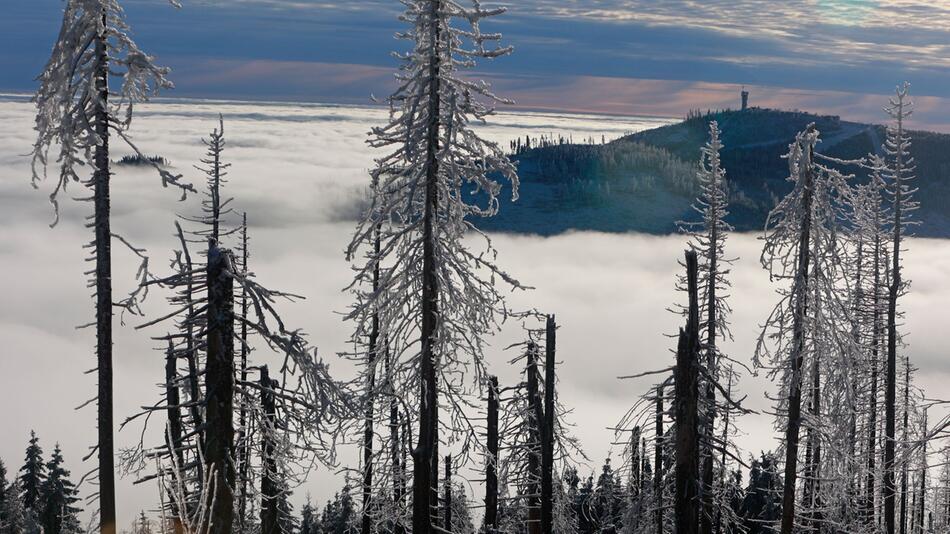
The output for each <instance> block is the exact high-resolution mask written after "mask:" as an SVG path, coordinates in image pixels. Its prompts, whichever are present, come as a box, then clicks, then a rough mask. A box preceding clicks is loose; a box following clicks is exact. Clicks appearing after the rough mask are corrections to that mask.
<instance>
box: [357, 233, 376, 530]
mask: <svg viewBox="0 0 950 534" xmlns="http://www.w3.org/2000/svg"><path fill="white" fill-rule="evenodd" d="M379 231H380V228H379V225H376V237H375V240H374V243H373V249H374V251H375V257H376V259H377V261H376V263H375V264H374V265H373V294H375V293H376V292H377V291H379V261H378V258H379ZM372 321H373V324H372V326H371V329H370V333H369V352H368V354H367V357H366V359H367V362H366V372H367V373H368V375H367V384H366V388H367V392H366V393H367V396H366V411H365V414H364V420H363V511H362V512H363V517H362V525H361V531H362V534H371V532H372V529H373V521H372V517H371V515H370V512H371V510H370V505H371V503H372V498H373V417H374V415H373V409H374V407H375V403H376V391H375V390H376V353H377V350H378V347H377V345H378V343H379V310H374V311H373V319H372Z"/></svg>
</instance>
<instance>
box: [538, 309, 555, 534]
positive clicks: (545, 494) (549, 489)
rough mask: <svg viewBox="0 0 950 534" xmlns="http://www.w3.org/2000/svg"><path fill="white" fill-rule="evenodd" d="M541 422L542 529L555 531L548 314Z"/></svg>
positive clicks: (550, 324)
mask: <svg viewBox="0 0 950 534" xmlns="http://www.w3.org/2000/svg"><path fill="white" fill-rule="evenodd" d="M545 328H546V331H545V338H546V339H545V344H544V348H545V357H544V424H543V425H541V436H542V442H541V532H542V534H553V532H554V416H555V404H554V394H555V387H557V386H556V384H555V382H556V381H557V378H556V375H555V372H554V368H555V349H556V347H555V345H556V343H557V324H556V323H555V322H554V316H553V315H548V317H547V323H546V325H545Z"/></svg>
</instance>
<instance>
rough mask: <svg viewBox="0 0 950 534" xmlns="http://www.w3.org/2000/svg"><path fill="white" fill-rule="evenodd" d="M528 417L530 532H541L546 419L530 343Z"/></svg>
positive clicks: (535, 351) (535, 352)
mask: <svg viewBox="0 0 950 534" xmlns="http://www.w3.org/2000/svg"><path fill="white" fill-rule="evenodd" d="M526 372H527V381H528V407H527V408H528V419H529V425H528V426H529V428H530V433H531V450H530V451H529V452H528V477H529V484H528V496H527V497H528V524H527V531H528V534H540V533H541V502H540V501H541V499H540V489H541V488H540V481H541V451H540V449H541V448H543V444H542V441H543V438H542V430H541V428H540V427H541V423H542V421H543V419H544V415H543V410H542V407H541V397H540V394H539V392H538V347H537V345H535V344H534V343H530V344H528V367H527V369H526Z"/></svg>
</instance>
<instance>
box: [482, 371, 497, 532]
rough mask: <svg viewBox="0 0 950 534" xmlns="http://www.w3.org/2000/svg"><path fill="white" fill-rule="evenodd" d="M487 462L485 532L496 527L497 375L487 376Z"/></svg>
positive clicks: (494, 529) (492, 530) (491, 530)
mask: <svg viewBox="0 0 950 534" xmlns="http://www.w3.org/2000/svg"><path fill="white" fill-rule="evenodd" d="M486 448H487V449H488V462H487V465H486V466H485V532H486V534H495V531H496V530H497V528H498V377H497V376H491V377H489V378H488V443H487V447H486Z"/></svg>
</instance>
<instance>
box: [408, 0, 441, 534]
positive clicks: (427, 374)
mask: <svg viewBox="0 0 950 534" xmlns="http://www.w3.org/2000/svg"><path fill="white" fill-rule="evenodd" d="M441 8H442V2H441V0H433V1H432V2H431V6H430V10H429V13H428V17H429V23H430V25H431V27H430V28H429V102H428V116H429V124H428V125H427V132H426V164H425V174H426V179H425V214H424V216H423V217H424V218H423V225H422V226H423V238H422V240H423V245H422V248H423V253H422V255H423V258H422V332H421V337H422V339H421V346H422V354H421V362H422V363H421V369H420V373H421V392H420V402H419V438H418V439H419V442H418V444H417V446H416V448H415V450H414V451H413V483H412V491H413V500H412V532H413V534H431V532H432V525H433V516H434V515H437V514H438V501H437V499H433V494H434V492H437V491H438V485H437V480H436V479H437V478H438V471H437V470H436V469H434V464H436V463H437V462H438V457H437V453H436V447H437V443H438V392H437V391H436V386H437V384H436V366H435V357H436V356H435V353H434V348H433V344H434V343H435V339H436V326H437V324H438V316H439V280H438V275H437V273H436V269H437V268H438V266H437V265H436V257H435V253H436V252H435V224H436V218H437V216H438V212H439V191H438V187H439V159H438V152H439V136H440V130H441V124H440V114H441V106H440V103H441V102H440V98H441V93H442V89H441V83H440V67H441V56H440V47H441V42H442V39H441V27H440V22H439V18H440V15H439V12H440V11H441Z"/></svg>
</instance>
